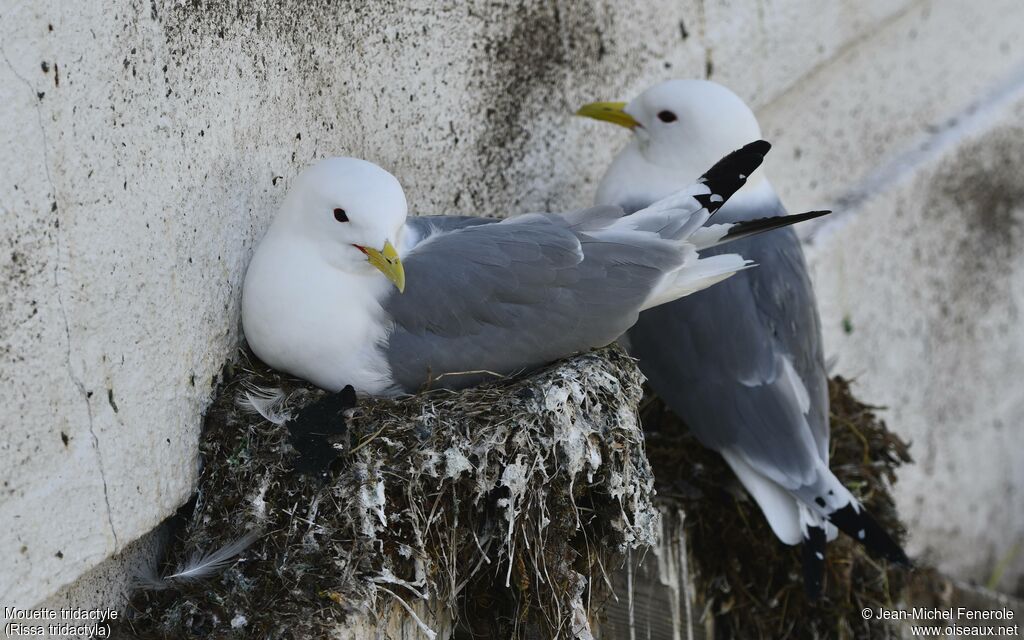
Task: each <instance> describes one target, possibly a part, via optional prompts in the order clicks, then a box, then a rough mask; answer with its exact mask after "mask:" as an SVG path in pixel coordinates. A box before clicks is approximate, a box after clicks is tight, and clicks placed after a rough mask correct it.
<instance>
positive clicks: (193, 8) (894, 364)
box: [0, 0, 1024, 606]
mask: <svg viewBox="0 0 1024 640" xmlns="http://www.w3.org/2000/svg"><path fill="white" fill-rule="evenodd" d="M1022 19H1024V6H1022V5H1020V4H1019V3H1017V2H1013V1H1012V0H1005V1H1000V0H991V1H989V2H985V3H974V2H967V1H954V0H944V1H941V2H940V1H936V2H923V1H916V2H912V1H910V0H903V1H899V0H871V1H867V2H865V1H863V0H843V1H837V2H832V3H820V2H815V1H812V0H741V1H727V0H703V1H701V0H686V1H683V2H677V1H669V0H659V1H657V2H649V3H618V2H612V1H611V0H584V1H580V2H569V1H568V0H560V1H554V2H542V1H540V0H530V1H528V2H523V3H520V4H511V5H508V6H503V5H497V4H493V3H485V2H478V3H468V4H463V3H458V4H456V3H451V4H439V3H434V2H429V1H426V0H416V1H414V2H411V3H407V4H406V3H397V2H382V3H378V4H375V5H372V6H371V5H366V4H364V3H357V2H351V3H331V2H327V1H326V0H322V1H312V2H282V3H279V2H270V1H268V0H249V1H241V0H234V1H213V0H187V1H180V2H179V1H167V0H149V1H141V0H137V1H134V2H132V1H129V0H95V1H92V2H81V3H69V2H60V1H58V0H51V1H45V0H42V1H40V2H16V1H15V0H0V54H2V60H0V87H3V89H2V91H3V99H2V100H0V123H2V124H0V140H2V146H0V148H2V149H3V150H4V153H3V154H2V155H0V205H2V207H3V209H2V213H3V218H2V227H0V242H2V243H3V245H4V246H3V249H4V250H3V251H0V282H2V283H3V284H2V285H0V286H2V287H3V295H2V296H0V401H2V406H3V408H4V412H5V415H7V416H9V418H8V420H6V421H5V422H4V424H3V425H2V427H0V429H2V436H3V437H2V440H0V477H2V487H0V489H2V494H0V495H2V497H0V522H3V523H4V526H3V527H0V557H2V558H3V559H4V562H5V570H4V571H3V572H2V575H0V606H2V605H7V606H13V605H17V606H32V605H34V604H36V603H39V602H42V601H44V600H46V599H47V598H51V597H56V598H62V597H70V596H67V594H69V593H71V594H74V593H77V592H76V591H75V589H76V588H78V585H72V583H74V582H75V581H76V579H78V578H79V577H80V576H82V575H83V574H85V573H86V572H89V571H90V570H92V573H91V574H90V575H93V576H94V575H97V573H96V572H97V571H98V572H101V573H102V571H103V570H104V569H103V567H100V568H98V569H97V568H96V567H97V566H98V565H101V563H104V561H105V560H106V559H107V558H109V557H110V556H111V555H112V554H116V553H118V552H120V551H122V550H125V549H126V548H127V547H128V546H129V545H130V544H131V543H132V541H134V540H136V539H138V538H139V537H140V536H142V535H143V534H144V533H145V532H147V531H149V530H151V529H152V528H153V527H154V526H155V525H156V524H157V523H158V522H160V521H161V520H162V519H163V518H165V517H166V516H167V515H169V514H170V513H172V512H173V511H174V509H175V508H176V507H177V506H178V505H180V504H181V503H182V502H184V501H185V499H186V498H187V497H188V495H189V493H190V492H191V487H192V483H193V481H194V480H195V476H196V469H197V467H196V465H197V455H196V453H197V452H196V440H197V435H198V430H199V426H200V419H201V415H202V411H203V408H204V406H205V404H206V402H207V400H208V397H209V394H210V391H211V389H212V387H213V386H214V384H215V381H216V376H217V373H218V371H219V370H220V368H221V366H222V364H223V363H224V362H225V360H226V359H227V358H229V357H230V356H231V354H232V353H233V350H234V348H235V346H236V345H237V343H238V339H239V331H238V296H239V285H240V283H241V279H242V275H243V273H244V268H245V264H246V261H247V259H248V256H249V254H250V252H251V250H252V247H253V243H254V241H255V240H256V239H257V238H258V237H259V236H260V234H261V233H262V231H263V229H265V227H266V225H267V223H268V220H269V219H270V216H271V215H272V214H273V211H274V208H275V206H276V204H277V203H278V202H279V201H280V198H281V197H282V195H283V193H284V192H285V190H286V188H287V185H288V180H289V179H290V178H291V177H292V176H293V175H295V173H296V172H297V171H298V170H299V169H300V168H302V167H303V166H305V165H306V164H308V163H309V162H311V161H312V160H314V159H317V158H320V157H323V156H325V155H336V154H350V155H358V156H361V157H365V158H368V159H370V160H373V161H375V162H378V163H380V164H382V165H383V166H385V167H387V168H389V169H390V170H392V171H393V172H395V173H396V174H397V175H398V176H399V177H400V178H401V179H402V181H403V183H404V184H405V186H406V189H407V192H408V195H409V199H410V202H411V203H413V207H414V208H415V209H416V210H417V211H420V212H450V213H471V214H484V215H504V214H506V213H509V212H519V211H525V210H530V209H543V208H558V207H574V206H580V205H583V204H585V203H587V202H588V201H589V199H590V198H591V197H592V194H593V190H594V185H595V184H596V180H597V178H598V177H599V176H600V173H601V171H602V170H603V167H604V165H605V164H606V162H607V161H608V160H609V158H610V157H611V154H612V153H613V151H614V150H615V148H616V147H617V146H618V145H619V144H621V143H622V142H623V141H624V137H623V136H621V135H619V134H618V132H613V131H609V130H608V128H607V127H602V126H600V125H599V124H597V123H590V122H584V121H582V120H579V119H574V118H572V117H570V113H571V112H572V111H573V110H574V109H575V108H576V107H577V106H578V105H579V104H581V103H583V102H585V101H589V100H592V99H598V98H603V99H615V98H628V97H631V96H633V95H635V94H636V93H637V92H638V91H639V90H641V89H642V88H644V87H645V86H647V85H649V84H651V83H653V82H655V81H658V80H661V79H664V78H668V77H685V76H705V75H708V74H710V76H711V77H712V78H713V79H716V80H719V81H722V82H724V83H726V84H729V85H730V86H732V87H733V88H734V89H735V90H737V91H738V92H739V93H740V94H741V95H743V96H745V97H746V98H747V99H749V100H750V102H751V103H752V104H753V105H755V106H756V107H758V109H759V111H760V114H761V116H762V120H763V124H764V125H765V126H764V129H765V132H766V135H768V136H769V137H770V139H772V140H773V142H775V143H776V145H777V146H776V151H775V152H774V154H773V157H772V158H771V159H770V160H769V164H768V171H769V172H770V174H771V176H772V178H773V181H774V182H775V183H776V185H777V187H778V188H779V189H780V191H781V192H782V193H783V195H784V197H785V199H786V200H787V202H788V203H789V204H790V205H791V207H792V208H794V209H796V208H802V207H818V206H821V205H823V204H829V203H832V202H836V201H843V202H845V203H847V204H848V205H849V206H845V207H844V214H843V215H842V216H841V217H838V218H837V219H836V220H834V221H831V222H829V223H827V224H826V225H825V226H823V227H821V228H819V229H818V230H817V233H816V237H815V239H814V244H813V246H812V250H811V255H812V262H813V265H814V270H815V277H816V279H817V281H818V284H819V289H820V297H821V304H822V311H823V316H824V320H825V324H826V333H827V339H828V343H829V348H830V349H831V350H832V351H834V352H836V353H838V354H839V355H840V358H841V359H840V365H839V369H840V371H841V372H844V373H856V374H858V380H859V381H860V384H861V387H860V388H861V389H862V395H863V396H864V397H865V398H866V399H868V400H872V401H875V402H877V403H879V404H885V405H887V406H889V407H891V413H890V418H891V420H890V422H891V425H892V426H893V427H894V428H895V429H896V430H898V431H899V432H901V433H903V434H904V435H906V436H908V437H911V438H913V439H914V440H915V444H916V446H915V454H916V455H917V457H918V460H919V464H918V465H917V466H916V467H914V468H912V469H909V470H907V471H906V472H905V473H904V474H903V480H902V481H901V485H900V499H901V503H902V507H903V509H904V512H905V514H906V516H907V517H908V519H909V521H910V524H911V525H912V529H913V534H914V538H913V544H912V548H913V550H915V551H918V552H921V551H928V552H929V553H930V554H931V555H932V557H934V559H935V560H936V561H938V562H939V563H940V565H942V566H943V567H944V568H947V569H950V570H953V571H955V572H958V573H960V574H962V575H965V576H969V577H982V576H984V575H986V574H987V572H988V571H990V570H991V568H992V566H993V565H994V562H995V559H997V558H998V557H1000V556H1001V555H1002V554H1004V553H1005V552H1006V551H1007V549H1009V548H1010V546H1011V545H1012V544H1013V542H1014V541H1015V540H1018V539H1019V538H1020V536H1021V535H1022V534H1021V532H1022V530H1024V521H1022V519H1021V518H1022V516H1021V513H1020V509H1019V505H1020V504H1021V502H1022V497H1021V491H1022V487H1024V477H1022V476H1021V473H1022V472H1021V465H1020V455H1019V454H1017V455H1016V456H1015V455H1014V452H1015V451H1019V449H1020V447H1019V445H1018V446H1017V447H1016V449H1015V448H1014V446H1013V445H1014V444H1015V440H1014V439H1015V436H1016V438H1019V435H1020V433H1021V430H1020V424H1019V423H1020V420H1019V416H1020V415H1021V412H1022V410H1024V393H1022V392H1021V391H1020V390H1018V389H1017V388H1015V387H1019V386H1020V385H1015V384H1014V381H1015V379H1017V378H1019V376H1020V375H1021V373H1022V371H1024V364H1022V362H1021V357H1020V356H1021V349H1022V346H1024V345H1022V341H1024V338H1022V335H1024V333H1022V331H1021V329H1020V325H1019V320H1017V316H1016V313H1017V308H1018V303H1019V302H1020V300H1021V296H1022V295H1024V291H1022V286H1024V285H1022V282H1024V280H1022V274H1021V270H1022V265H1021V258H1020V257H1019V255H1020V251H1019V240H1020V230H1019V228H1018V226H1019V225H1018V222H1019V221H1020V218H1021V203H1022V201H1024V197H1021V196H1022V193H1021V190H1022V188H1024V187H1022V185H1024V178H1021V177H1020V175H1019V171H1014V167H1015V164H1016V165H1019V161H1020V158H1021V146H1022V145H1024V143H1022V142H1020V135H1019V134H1020V131H1019V129H1018V128H1017V125H1016V123H1017V122H1019V121H1020V111H1019V109H1018V107H1017V106H1015V105H1017V104H1018V103H1019V100H1020V98H1019V93H1020V90H1021V86H1024V79H1022V76H1021V75H1020V70H1021V65H1022V64H1024V42H1022V41H1021V39H1020V38H1019V37H1017V33H1016V29H1015V27H1016V25H1019V24H1020V23H1021V20H1022ZM851 325H852V327H853V331H852V332H845V331H844V330H843V327H844V326H846V327H849V326H851ZM1013 504H1016V505H1017V507H1016V508H1011V505H1013ZM138 546H139V545H136V547H138ZM141 546H142V547H145V546H146V545H141ZM137 553H138V552H137ZM1015 571H1016V573H1014V572H1013V571H1011V572H1010V573H1009V574H1008V576H1010V577H1008V578H1007V582H1005V583H1004V586H1012V582H1010V580H1011V578H1012V576H1013V575H1019V574H1020V573H1021V572H1022V571H1024V568H1022V567H1021V566H1020V564H1019V563H1018V565H1017V567H1016V570H1015ZM68 585H72V586H70V587H69V586H68ZM62 589H64V591H61V590H62ZM69 589H70V590H69ZM59 591H60V594H61V595H56V596H55V594H58V592H59Z"/></svg>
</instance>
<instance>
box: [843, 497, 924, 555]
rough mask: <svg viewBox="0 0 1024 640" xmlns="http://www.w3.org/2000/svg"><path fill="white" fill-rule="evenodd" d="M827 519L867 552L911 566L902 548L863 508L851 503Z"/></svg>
mask: <svg viewBox="0 0 1024 640" xmlns="http://www.w3.org/2000/svg"><path fill="white" fill-rule="evenodd" d="M827 517H828V520H829V522H831V523H832V524H834V525H835V526H836V527H838V528H839V530H840V531H842V532H843V533H845V534H846V535H848V536H850V537H851V538H853V539H854V540H856V541H857V542H859V543H860V544H862V545H864V547H865V548H866V549H867V550H868V551H871V552H873V553H876V554H878V555H880V556H882V557H883V558H885V559H886V560H888V561H889V562H895V563H896V564H899V565H902V566H904V567H907V568H911V567H912V566H913V565H912V564H911V562H910V558H908V557H907V554H906V552H905V551H903V547H901V546H900V545H899V543H898V542H896V540H895V539H893V537H892V536H890V535H889V534H888V533H887V532H886V531H885V529H883V528H882V526H881V525H880V524H878V521H877V520H875V519H874V518H873V517H871V514H870V513H868V512H867V510H866V509H864V508H863V507H861V508H860V509H857V508H855V507H854V505H853V503H849V504H847V505H845V506H844V507H843V508H841V509H837V510H835V511H833V512H832V513H830V514H828V516H827Z"/></svg>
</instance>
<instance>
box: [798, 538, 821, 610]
mask: <svg viewBox="0 0 1024 640" xmlns="http://www.w3.org/2000/svg"><path fill="white" fill-rule="evenodd" d="M826 542H827V540H826V539H825V530H824V529H822V528H821V527H807V529H806V538H805V539H804V543H803V545H802V548H801V550H800V556H801V560H802V564H803V570H804V592H805V593H806V594H807V599H808V600H809V601H810V602H817V601H818V600H819V599H820V598H821V592H822V590H823V588H824V586H825V543H826Z"/></svg>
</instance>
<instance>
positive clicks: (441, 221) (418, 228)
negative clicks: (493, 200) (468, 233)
mask: <svg viewBox="0 0 1024 640" xmlns="http://www.w3.org/2000/svg"><path fill="white" fill-rule="evenodd" d="M496 222H500V220H499V219H497V218H481V217H479V216H443V215H441V216H415V217H411V218H408V219H406V221H405V226H406V227H407V228H408V229H411V230H413V231H414V232H415V234H416V237H417V238H420V239H422V238H425V237H427V236H429V235H431V234H434V233H439V232H440V233H447V232H449V231H455V230H456V229H462V228H465V227H475V226H477V225H481V224H494V223H496Z"/></svg>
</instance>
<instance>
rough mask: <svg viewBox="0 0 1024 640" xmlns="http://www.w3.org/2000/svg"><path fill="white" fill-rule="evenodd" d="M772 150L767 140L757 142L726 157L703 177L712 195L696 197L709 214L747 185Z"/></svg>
mask: <svg viewBox="0 0 1024 640" xmlns="http://www.w3.org/2000/svg"><path fill="white" fill-rule="evenodd" d="M771 148H772V145H771V144H769V143H768V142H766V141H765V140H757V141H755V142H751V143H750V144H748V145H745V146H743V147H741V148H739V149H737V150H735V151H733V152H732V153H730V154H729V155H727V156H725V157H724V158H722V159H721V160H719V161H718V162H716V163H715V166H713V167H711V168H710V169H708V171H707V173H705V174H704V175H703V176H701V179H700V181H701V182H703V183H705V184H707V185H708V190H709V191H710V193H708V194H705V195H699V196H694V197H695V198H696V199H697V200H698V201H699V202H700V203H701V205H702V206H704V207H705V208H706V209H707V210H708V212H709V213H714V212H715V211H717V210H718V209H719V208H720V207H721V206H722V205H723V204H725V202H726V201H727V200H728V199H729V198H731V197H732V194H734V193H736V192H737V191H739V189H740V188H741V187H742V186H743V185H744V184H746V182H747V177H748V176H750V174H752V173H754V171H756V170H757V168H758V167H760V166H761V163H762V162H764V157H765V155H767V153H768V151H769V150H771Z"/></svg>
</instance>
